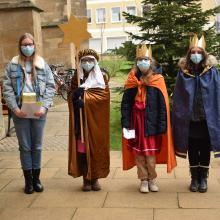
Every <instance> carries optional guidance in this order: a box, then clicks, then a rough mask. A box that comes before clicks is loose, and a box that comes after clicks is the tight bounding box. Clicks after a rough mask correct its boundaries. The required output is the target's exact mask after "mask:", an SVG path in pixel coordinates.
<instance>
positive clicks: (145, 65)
mask: <svg viewBox="0 0 220 220" xmlns="http://www.w3.org/2000/svg"><path fill="white" fill-rule="evenodd" d="M137 66H138V68H139V69H140V71H141V72H146V71H147V70H149V68H150V60H139V61H137Z"/></svg>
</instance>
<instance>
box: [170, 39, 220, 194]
mask: <svg viewBox="0 0 220 220" xmlns="http://www.w3.org/2000/svg"><path fill="white" fill-rule="evenodd" d="M172 130H173V139H174V147H175V152H176V155H177V156H180V157H183V158H186V156H187V151H188V158H189V165H190V172H191V184H190V191H192V192H196V191H199V192H206V191H207V188H208V186H207V177H208V171H209V164H210V152H211V151H213V152H214V156H215V157H220V75H219V72H218V70H217V69H216V68H215V67H214V66H212V65H210V63H208V55H207V53H206V51H205V39H204V36H202V37H201V38H200V39H198V37H197V36H196V35H194V37H193V38H192V40H191V43H190V48H189V51H188V52H187V55H186V60H185V65H184V66H182V67H181V70H180V71H179V73H178V75H177V79H176V87H175V90H174V98H173V127H172Z"/></svg>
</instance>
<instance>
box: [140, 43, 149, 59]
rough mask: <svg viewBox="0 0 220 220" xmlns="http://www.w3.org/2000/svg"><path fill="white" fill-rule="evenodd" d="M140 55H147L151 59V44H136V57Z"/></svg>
mask: <svg viewBox="0 0 220 220" xmlns="http://www.w3.org/2000/svg"><path fill="white" fill-rule="evenodd" d="M140 57H148V58H150V59H152V49H151V45H150V46H149V47H147V46H146V44H141V45H138V46H137V48H136V58H140Z"/></svg>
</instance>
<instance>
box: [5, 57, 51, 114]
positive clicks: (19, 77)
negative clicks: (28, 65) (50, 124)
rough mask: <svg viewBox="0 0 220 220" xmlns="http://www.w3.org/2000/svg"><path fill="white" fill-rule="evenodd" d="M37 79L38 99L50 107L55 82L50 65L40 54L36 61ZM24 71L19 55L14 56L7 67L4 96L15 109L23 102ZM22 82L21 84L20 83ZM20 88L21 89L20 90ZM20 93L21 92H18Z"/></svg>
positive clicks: (8, 104) (7, 102)
mask: <svg viewBox="0 0 220 220" xmlns="http://www.w3.org/2000/svg"><path fill="white" fill-rule="evenodd" d="M35 69H36V79H35V82H34V84H35V92H36V95H37V101H40V102H42V103H43V107H45V108H47V109H48V108H49V107H50V106H51V104H52V102H53V96H54V92H55V84H54V78H53V74H52V72H51V69H50V67H49V66H48V64H46V62H45V61H44V59H43V58H42V57H40V56H37V57H36V61H35ZM24 80H25V78H24V71H23V69H22V67H21V65H20V64H19V56H16V57H14V58H13V59H12V60H11V62H10V63H8V65H7V66H6V68H5V76H4V80H3V97H4V99H5V101H6V104H7V106H8V107H9V108H10V109H11V110H13V109H15V108H17V107H18V106H19V105H20V104H21V103H20V100H21V94H22V90H23V87H24ZM18 83H20V85H18ZM18 90H19V91H18ZM17 93H19V94H17Z"/></svg>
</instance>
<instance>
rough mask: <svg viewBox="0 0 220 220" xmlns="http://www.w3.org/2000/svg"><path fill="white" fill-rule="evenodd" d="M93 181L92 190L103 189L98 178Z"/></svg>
mask: <svg viewBox="0 0 220 220" xmlns="http://www.w3.org/2000/svg"><path fill="white" fill-rule="evenodd" d="M91 183H92V190H94V191H99V190H101V186H100V184H99V181H98V179H94V180H92V181H91Z"/></svg>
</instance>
